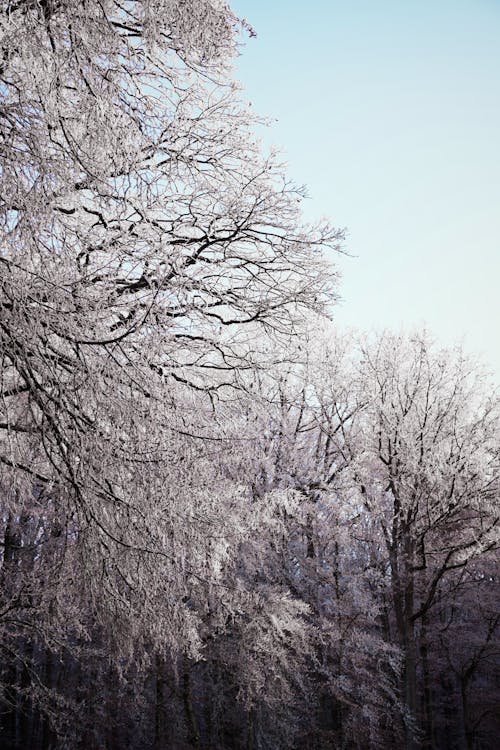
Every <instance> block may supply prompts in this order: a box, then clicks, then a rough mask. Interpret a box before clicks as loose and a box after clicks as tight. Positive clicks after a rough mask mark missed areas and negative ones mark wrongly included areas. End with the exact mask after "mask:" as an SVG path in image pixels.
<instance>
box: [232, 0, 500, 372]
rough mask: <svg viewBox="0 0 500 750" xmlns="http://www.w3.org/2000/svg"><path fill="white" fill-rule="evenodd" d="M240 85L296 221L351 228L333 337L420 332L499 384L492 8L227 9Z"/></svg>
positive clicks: (498, 182)
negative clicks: (301, 193) (299, 206)
mask: <svg viewBox="0 0 500 750" xmlns="http://www.w3.org/2000/svg"><path fill="white" fill-rule="evenodd" d="M231 5H232V7H233V8H234V10H235V11H236V12H237V13H238V14H239V15H240V17H245V18H246V19H247V20H248V22H249V23H250V24H251V25H252V26H253V27H254V28H255V30H256V32H257V35H258V36H257V38H256V39H248V40H247V42H246V45H245V48H244V50H243V54H242V56H241V58H240V60H239V62H238V66H237V77H238V78H239V79H240V80H241V82H242V83H243V84H244V86H245V89H246V95H247V97H248V98H249V99H250V100H251V101H252V105H253V107H254V108H255V110H256V111H257V112H258V113H259V114H264V115H268V116H271V117H273V118H276V119H277V122H276V123H274V124H273V126H272V128H271V130H270V131H269V132H267V133H266V134H265V135H264V138H265V140H266V141H267V142H268V143H273V144H276V145H279V146H280V147H282V149H283V152H284V155H285V158H286V160H287V161H288V164H289V174H290V176H291V177H292V178H293V179H294V180H295V181H297V182H298V183H300V184H303V183H305V184H306V185H307V187H308V191H309V194H310V198H311V199H310V200H308V201H307V203H306V206H305V211H306V215H307V218H310V219H314V218H319V217H320V216H324V215H326V216H329V217H331V219H332V220H333V222H334V223H335V224H336V225H338V226H347V228H348V231H349V237H348V241H347V244H346V249H347V250H348V251H349V252H350V253H352V254H353V255H355V256H357V257H356V258H352V259H349V258H345V259H340V261H339V265H340V268H341V270H342V273H343V277H344V278H343V281H342V287H341V294H342V297H343V300H344V301H343V303H342V305H341V306H340V307H338V308H337V311H336V320H337V321H338V323H339V325H342V326H357V327H360V328H364V329H368V328H372V327H385V326H388V327H391V328H395V329H397V330H399V329H400V328H401V327H404V328H411V327H415V326H418V325H420V324H423V323H425V324H426V325H427V327H428V328H429V330H430V331H431V332H433V333H435V334H436V336H437V337H438V338H439V339H440V340H441V341H442V342H443V343H444V344H446V345H451V344H453V343H454V342H455V341H457V340H460V339H463V340H464V343H465V346H466V348H467V350H469V351H471V352H478V353H480V354H482V358H483V360H484V361H485V363H486V364H487V365H489V366H491V367H492V368H494V370H495V371H496V376H497V378H498V375H499V374H500V337H499V324H500V293H499V287H500V200H499V199H500V0H454V1H453V2H451V1H450V0H399V1H396V0H393V1H392V2H391V1H390V0H377V1H375V0H330V1H327V0H310V2H309V3H306V2H304V0H302V1H301V2H298V1H297V0H267V1H266V0H237V1H235V2H234V1H233V2H232V3H231Z"/></svg>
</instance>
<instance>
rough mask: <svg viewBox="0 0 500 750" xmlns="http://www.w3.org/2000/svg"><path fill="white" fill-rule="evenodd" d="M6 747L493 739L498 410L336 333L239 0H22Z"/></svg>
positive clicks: (343, 749)
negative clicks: (273, 133) (252, 91)
mask: <svg viewBox="0 0 500 750" xmlns="http://www.w3.org/2000/svg"><path fill="white" fill-rule="evenodd" d="M1 6H2V7H1V11H0V39H1V43H0V97H1V98H0V155H1V156H0V216H1V219H0V221H1V232H2V241H1V251H0V280H1V289H2V294H1V298H0V357H1V370H0V377H1V393H2V395H1V401H0V404H1V414H0V483H1V488H2V492H1V496H0V750H127V749H130V750H327V749H331V750H432V749H434V748H436V749H437V750H495V748H496V747H498V744H497V743H498V737H499V734H500V724H499V715H500V672H499V667H500V640H499V639H500V614H499V612H500V608H499V606H498V602H499V594H500V591H499V571H498V560H499V547H500V504H499V491H500V481H499V480H500V440H499V436H500V408H499V407H500V400H499V396H498V391H497V390H496V389H495V385H494V382H493V381H492V380H491V378H490V377H489V376H488V374H487V373H486V372H485V371H484V369H483V367H482V366H481V364H480V363H478V362H477V361H476V360H475V359H474V358H472V357H470V356H468V355H467V353H466V352H464V351H463V349H462V348H460V347H458V346H457V347H455V348H447V349H445V348H443V347H442V346H441V345H440V344H439V343H438V342H437V341H436V340H435V339H434V338H433V336H432V334H431V333H429V332H428V331H427V330H419V331H412V332H408V333H393V332H391V331H382V332H380V333H377V334H374V333H372V334H363V333H361V332H354V331H341V330H338V328H337V327H336V325H335V302H336V300H337V298H338V294H339V278H338V277H339V274H338V271H337V268H336V265H335V259H336V257H337V254H338V253H339V252H343V251H344V246H345V236H344V231H343V230H342V229H338V228H336V227H334V226H332V225H331V224H329V223H328V222H326V221H325V222H322V223H318V224H315V225H309V224H307V222H305V221H304V219H303V217H302V213H301V210H302V209H301V203H302V200H303V198H304V196H305V192H304V190H303V189H302V188H300V187H298V186H296V185H294V184H293V183H292V182H291V181H290V180H289V179H288V177H287V174H286V170H285V168H284V166H283V165H282V164H281V162H280V158H279V156H278V155H277V154H275V153H274V152H272V151H271V152H270V153H266V152H265V150H264V149H263V147H262V146H261V144H260V143H259V140H258V138H257V135H256V132H257V130H258V127H260V125H261V124H262V122H261V120H260V119H259V116H258V115H256V114H254V113H253V110H252V108H251V106H250V105H249V104H248V103H247V102H246V101H245V98H244V96H243V95H242V92H241V90H240V87H239V86H238V84H237V83H236V82H235V80H234V72H233V66H234V61H235V59H236V57H237V55H239V54H240V52H242V53H243V54H244V49H243V50H242V44H243V43H242V39H244V38H248V37H250V36H252V35H254V34H255V32H254V30H253V29H252V27H251V26H250V25H249V23H248V22H246V21H245V20H241V19H239V18H237V17H236V15H235V14H234V13H233V11H232V10H231V9H230V7H229V6H227V5H226V3H225V2H224V0H79V1H78V2H77V1H76V0H2V2H1Z"/></svg>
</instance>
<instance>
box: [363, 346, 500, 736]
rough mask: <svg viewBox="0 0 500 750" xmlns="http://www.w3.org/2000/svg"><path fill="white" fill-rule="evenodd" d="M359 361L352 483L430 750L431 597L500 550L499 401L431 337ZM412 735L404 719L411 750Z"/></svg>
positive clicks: (407, 687) (475, 372) (407, 686)
mask: <svg viewBox="0 0 500 750" xmlns="http://www.w3.org/2000/svg"><path fill="white" fill-rule="evenodd" d="M361 354H362V360H361V362H360V370H361V373H362V378H363V381H362V382H363V388H364V392H365V394H366V397H367V407H366V410H365V411H364V412H363V442H364V445H363V448H362V449H361V451H360V452H359V453H358V459H357V461H356V463H355V473H354V478H355V479H356V481H357V486H358V491H359V502H360V509H361V508H362V509H363V510H362V513H361V515H368V516H369V517H370V519H372V522H373V521H374V522H375V524H376V528H377V529H378V538H377V537H375V538H374V540H373V543H374V544H375V545H376V546H375V550H374V554H376V555H377V556H378V557H379V566H380V572H381V574H382V575H383V576H384V578H385V581H386V582H387V588H386V591H385V594H384V597H385V599H386V606H387V608H388V613H389V617H388V630H389V633H390V638H391V639H393V640H394V641H395V642H396V643H398V644H399V646H400V648H401V649H402V652H403V655H404V673H403V674H404V697H405V702H406V706H407V708H408V710H409V712H410V717H413V720H414V721H415V722H416V726H417V727H419V726H420V729H421V730H422V731H423V732H424V742H426V743H428V746H429V747H430V746H432V741H433V740H432V722H433V706H432V699H431V696H432V690H431V684H430V674H429V669H428V655H427V654H426V648H427V647H428V633H427V630H428V628H429V619H430V616H431V614H432V611H433V608H434V607H435V605H436V603H437V601H438V592H439V593H440V595H441V596H443V592H444V591H445V590H446V589H445V588H443V587H442V584H444V582H445V581H446V580H447V579H448V578H449V577H450V576H452V575H453V574H454V573H456V572H457V571H460V570H463V569H466V568H469V567H470V566H473V565H475V564H476V562H477V561H478V560H481V559H482V558H483V557H484V556H485V555H487V554H488V553H489V552H491V551H494V550H498V545H499V536H498V529H499V515H498V488H499V476H500V466H499V451H498V435H499V429H498V428H499V422H498V420H499V411H498V399H497V397H496V395H495V394H494V393H492V392H491V391H490V390H489V389H488V387H487V386H486V384H485V380H484V377H483V376H482V375H481V373H480V371H479V369H478V367H477V366H476V365H474V364H471V362H470V361H469V360H467V358H465V357H464V355H463V354H462V352H461V351H460V350H457V351H455V352H450V351H439V350H438V349H437V348H436V347H435V346H433V344H432V342H431V341H430V339H429V337H428V336H427V335H426V334H419V335H416V336H414V337H406V338H404V337H397V336H391V335H388V334H384V335H382V336H381V337H380V338H379V339H378V340H376V341H375V342H374V343H373V344H372V345H362V347H361ZM421 696H422V708H421V700H420V698H421ZM421 719H422V722H421ZM417 736H418V734H415V730H414V729H412V725H411V723H407V740H406V744H407V747H408V748H412V747H416V746H417Z"/></svg>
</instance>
